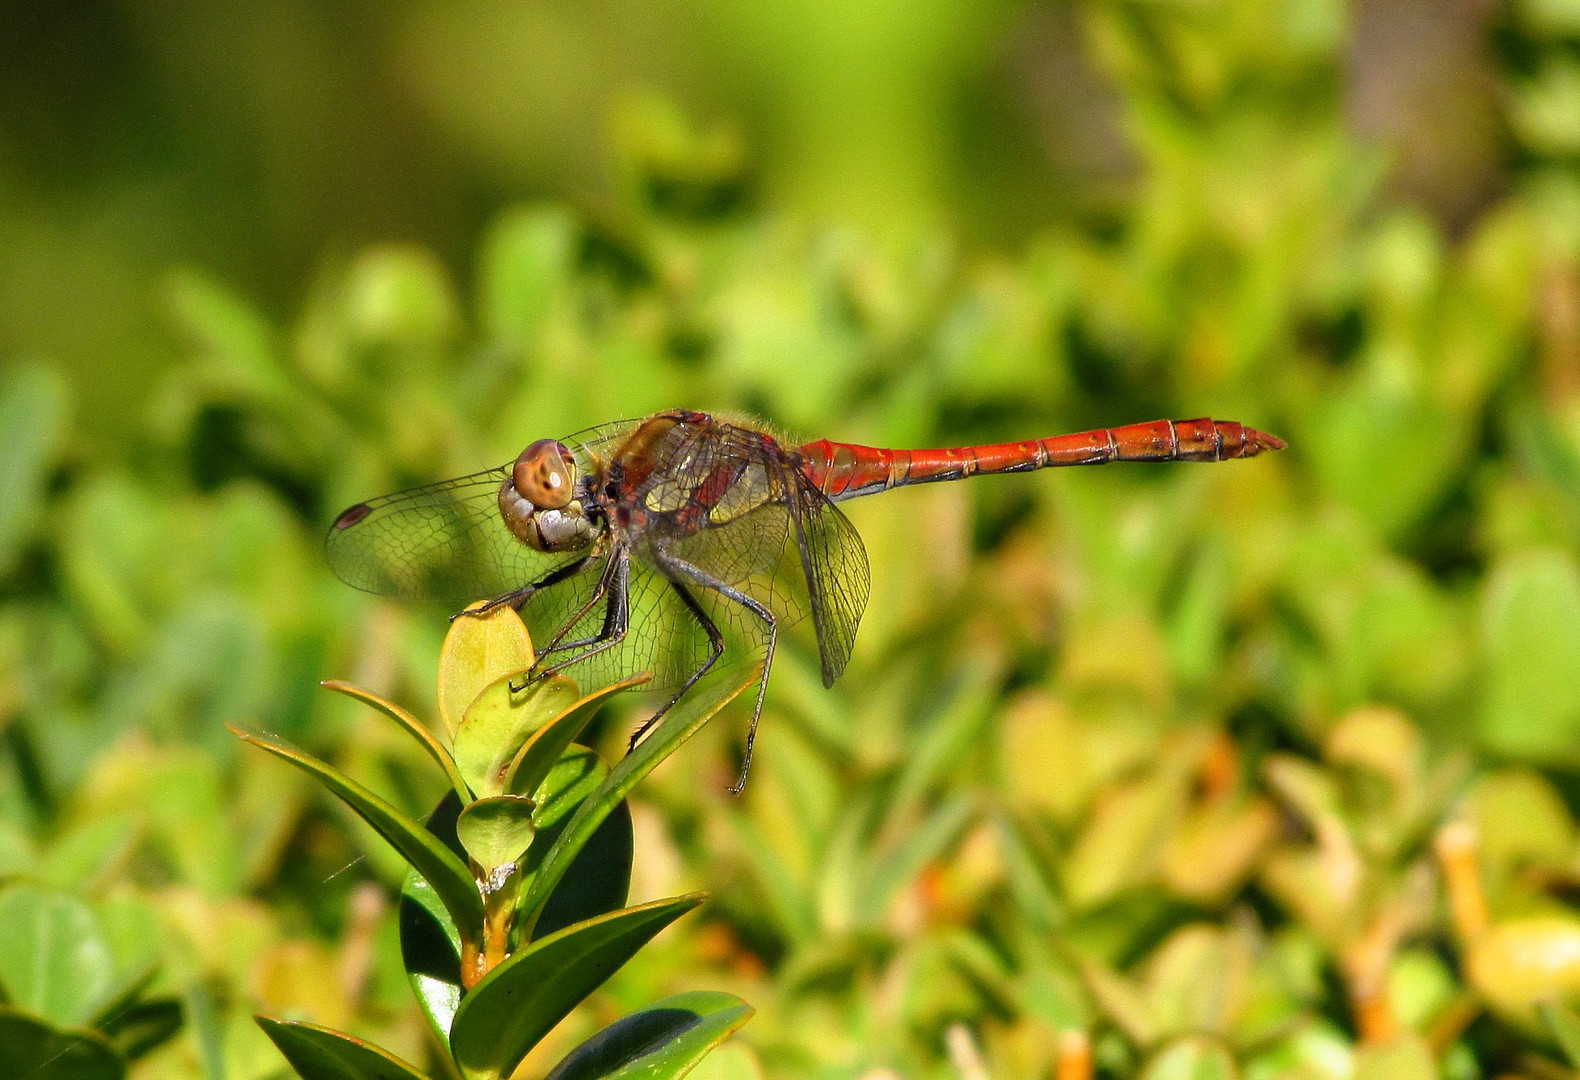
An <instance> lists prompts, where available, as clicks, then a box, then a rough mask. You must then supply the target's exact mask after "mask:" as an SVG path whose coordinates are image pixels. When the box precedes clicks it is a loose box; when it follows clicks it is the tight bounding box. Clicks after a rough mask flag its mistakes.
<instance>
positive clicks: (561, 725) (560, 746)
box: [504, 671, 653, 792]
mask: <svg viewBox="0 0 1580 1080" xmlns="http://www.w3.org/2000/svg"><path fill="white" fill-rule="evenodd" d="M652 678H653V676H652V675H650V674H648V673H647V672H645V671H644V672H643V673H642V674H640V675H633V676H632V677H631V678H629V679H625V680H623V681H621V682H617V683H611V684H610V685H608V686H606V687H604V688H603V689H602V690H595V691H594V692H593V693H591V694H588V695H586V696H585V697H583V698H581V699H580V700H578V701H576V702H574V703H572V704H571V705H570V707H569V708H567V709H566V710H565V711H564V712H562V713H560V714H559V715H558V716H556V717H554V719H552V720H550V721H549V722H548V723H546V724H544V725H543V726H542V727H540V728H538V729H537V730H536V731H535V732H533V733H532V736H531V737H530V738H529V739H527V741H526V742H525V743H523V744H522V747H521V749H520V750H518V751H517V752H516V756H515V758H514V759H513V760H512V761H511V762H510V765H509V767H508V768H506V769H505V775H504V789H505V790H506V791H524V792H526V791H532V790H534V789H535V788H536V787H537V786H538V785H539V784H541V783H542V782H543V780H544V778H545V777H547V776H548V775H549V770H550V769H552V768H553V767H554V763H555V762H556V761H559V760H560V758H561V756H563V755H564V753H565V751H566V750H568V749H570V745H571V743H573V742H575V741H576V736H578V735H580V734H581V733H582V729H583V728H585V727H586V726H587V722H588V721H589V720H591V719H592V718H593V713H595V712H597V711H598V706H600V705H602V704H603V702H604V699H606V698H608V697H610V696H612V695H614V694H618V693H620V692H621V691H622V690H630V689H632V688H633V687H637V686H641V685H642V684H644V683H646V682H649V681H651V680H652Z"/></svg>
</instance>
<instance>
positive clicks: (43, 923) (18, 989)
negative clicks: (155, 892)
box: [0, 885, 115, 1075]
mask: <svg viewBox="0 0 1580 1080" xmlns="http://www.w3.org/2000/svg"><path fill="white" fill-rule="evenodd" d="M0 927H3V928H4V931H3V932H0V985H3V986H4V987H5V996H6V999H7V1000H9V1001H10V1002H11V1003H12V1004H15V1005H17V1006H19V1007H21V1008H23V1009H26V1010H27V1011H28V1012H30V1013H35V1014H37V1015H38V1016H40V1017H41V1018H43V1019H44V1020H46V1021H48V1022H50V1023H52V1024H56V1025H59V1026H61V1027H68V1026H71V1025H74V1024H82V1023H86V1022H87V1021H88V1020H89V1019H90V1018H91V1017H92V1016H93V1014H94V1012H95V1011H96V1009H97V1008H98V1007H99V1005H100V1004H101V1003H102V1002H103V1001H104V1000H105V999H106V998H107V997H108V996H109V995H111V994H112V993H113V992H114V990H115V962H114V958H113V956H112V955H111V952H110V945H109V942H108V941H107V940H106V939H105V937H104V932H103V928H102V927H101V926H100V924H99V919H98V917H97V916H96V915H95V914H94V913H93V910H92V909H91V908H89V907H88V905H87V904H84V903H83V902H82V901H81V900H78V899H77V898H76V897H74V896H71V895H69V894H67V893H59V892H52V891H48V890H45V889H41V888H39V887H37V886H35V885H15V886H12V887H11V888H9V889H6V890H4V891H0ZM0 1075H4V1074H0Z"/></svg>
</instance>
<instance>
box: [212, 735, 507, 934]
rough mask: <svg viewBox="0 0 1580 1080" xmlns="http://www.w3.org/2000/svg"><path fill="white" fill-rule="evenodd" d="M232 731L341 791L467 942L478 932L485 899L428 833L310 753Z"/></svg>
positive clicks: (460, 864) (458, 862)
mask: <svg viewBox="0 0 1580 1080" xmlns="http://www.w3.org/2000/svg"><path fill="white" fill-rule="evenodd" d="M230 731H231V733H232V734H234V735H235V736H236V737H237V738H238V739H241V740H242V741H243V742H249V743H252V744H253V745H255V746H259V747H262V748H263V749H264V750H267V751H269V752H270V753H271V754H274V755H276V756H278V757H281V758H283V759H285V760H286V761H289V762H290V763H291V764H292V765H295V766H296V767H297V768H299V769H301V770H303V771H304V772H307V773H308V774H310V775H311V776H313V777H314V778H315V779H317V780H318V781H319V783H321V784H323V785H324V786H325V787H327V788H328V789H329V790H330V791H332V792H334V793H335V794H336V795H337V796H339V797H340V799H341V800H342V801H344V802H345V804H346V805H347V806H349V807H351V809H352V810H354V811H356V813H357V814H358V815H359V816H360V817H361V818H362V820H364V821H366V822H367V823H368V824H369V825H371V826H373V828H374V830H375V831H376V832H377V833H378V834H379V835H380V836H382V837H384V839H385V840H388V841H389V843H390V845H391V846H392V847H394V848H395V850H396V851H398V852H400V854H401V856H402V858H404V859H405V860H406V861H407V862H408V863H410V864H411V866H412V868H413V869H414V870H416V871H417V872H418V873H419V874H421V875H422V876H423V877H424V878H426V879H427V880H428V884H430V885H432V886H433V889H434V892H436V893H437V894H438V895H439V898H440V899H441V900H442V901H443V902H444V906H445V910H446V911H448V912H449V913H450V917H451V918H452V919H454V920H455V925H456V926H457V927H458V928H459V929H460V931H461V934H462V936H463V937H465V938H466V939H467V940H470V941H477V940H479V939H480V938H481V937H482V928H483V898H482V895H481V894H480V893H479V892H478V890H477V883H476V881H474V880H473V878H472V872H471V870H469V869H468V868H467V866H466V864H465V863H463V862H462V861H461V860H460V859H459V858H457V857H456V856H455V854H454V853H453V852H452V851H451V850H450V849H449V848H447V847H446V846H445V845H444V844H443V843H442V842H441V841H439V840H438V839H436V838H435V837H434V836H433V834H432V833H430V832H429V831H428V830H427V829H425V828H423V827H422V826H421V825H419V824H418V823H417V822H415V821H413V820H412V819H411V818H409V817H407V816H406V815H405V814H403V813H401V812H400V811H399V810H397V809H396V808H395V807H394V806H392V805H391V804H390V803H388V802H385V801H384V800H383V799H381V798H379V797H378V796H377V795H375V794H373V792H371V791H369V790H368V789H367V788H365V787H363V786H362V785H361V784H359V783H357V782H356V781H355V780H352V779H351V778H350V777H349V776H346V775H345V774H344V773H341V772H339V771H338V770H336V769H332V768H330V767H329V766H328V765H326V764H324V763H323V762H322V761H319V760H318V759H317V758H315V757H313V756H312V755H310V754H305V753H303V752H302V751H300V750H297V749H296V748H295V747H293V746H289V745H287V744H285V743H282V742H279V741H277V740H275V739H273V738H271V737H269V736H265V735H261V734H255V733H252V732H247V731H243V730H241V729H240V728H237V727H235V726H231V727H230Z"/></svg>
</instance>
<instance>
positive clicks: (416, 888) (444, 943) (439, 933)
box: [400, 870, 465, 1049]
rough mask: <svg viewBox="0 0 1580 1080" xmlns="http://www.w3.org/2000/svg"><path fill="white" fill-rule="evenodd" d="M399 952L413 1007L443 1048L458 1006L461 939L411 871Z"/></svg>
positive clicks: (403, 904) (427, 888) (436, 900)
mask: <svg viewBox="0 0 1580 1080" xmlns="http://www.w3.org/2000/svg"><path fill="white" fill-rule="evenodd" d="M400 953H401V962H402V964H403V965H404V966H405V968H406V979H407V981H408V982H409V983H410V984H411V990H412V993H413V994H415V995H416V997H417V1003H418V1004H419V1005H421V1006H422V1011H423V1014H424V1015H425V1016H427V1018H428V1023H429V1024H430V1025H431V1026H432V1027H433V1032H434V1034H435V1035H436V1036H438V1039H439V1043H440V1044H441V1045H442V1046H444V1047H446V1048H447V1049H448V1047H449V1045H450V1025H451V1024H452V1023H454V1021H455V1011H456V1010H457V1009H459V1008H460V1007H461V995H462V994H463V993H464V992H465V991H464V989H463V987H462V986H461V937H460V934H459V933H458V932H457V931H456V929H455V923H454V922H452V921H451V920H450V913H449V912H447V911H445V910H444V904H443V902H441V901H440V899H439V897H438V895H437V894H436V893H435V892H434V891H433V886H431V885H429V884H428V883H427V882H426V881H424V880H423V879H422V878H421V877H420V876H419V875H418V874H417V872H416V871H415V870H413V871H412V872H411V873H410V874H408V875H407V876H406V885H405V887H404V888H403V889H402V890H401V901H400Z"/></svg>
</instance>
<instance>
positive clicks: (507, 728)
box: [455, 674, 581, 795]
mask: <svg viewBox="0 0 1580 1080" xmlns="http://www.w3.org/2000/svg"><path fill="white" fill-rule="evenodd" d="M518 678H520V675H519V674H506V675H503V676H501V677H500V678H498V679H496V680H495V681H494V682H492V683H490V684H489V685H488V686H486V687H484V688H483V689H482V690H481V691H479V692H478V695H477V697H476V699H474V700H473V701H472V703H471V704H470V705H468V706H467V707H466V713H465V715H464V716H463V717H462V719H461V726H460V728H459V729H458V730H457V731H456V733H455V763H456V765H457V766H458V767H459V768H460V770H461V775H462V776H464V777H465V778H466V782H467V784H468V785H470V786H471V789H472V790H473V791H474V792H476V793H477V794H478V795H498V794H500V793H502V792H504V791H505V790H506V784H505V771H506V769H507V767H508V766H509V764H510V761H511V759H512V758H514V757H515V756H516V751H517V750H520V749H521V747H522V744H523V743H525V742H526V741H527V738H528V736H530V735H531V734H532V733H533V732H535V731H537V730H538V729H539V728H541V727H543V725H544V724H547V723H548V722H549V721H551V720H552V719H554V717H556V716H558V715H559V714H560V713H562V712H564V711H565V710H566V709H569V708H570V707H572V706H573V705H575V704H576V699H577V698H578V697H579V696H580V694H581V691H580V690H578V689H577V688H576V683H575V680H573V679H571V678H570V677H568V676H565V675H552V676H550V677H549V678H547V679H542V680H540V681H538V682H535V683H532V684H531V685H529V686H527V687H525V688H524V689H521V690H514V689H512V684H513V682H514V681H515V680H516V679H518Z"/></svg>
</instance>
